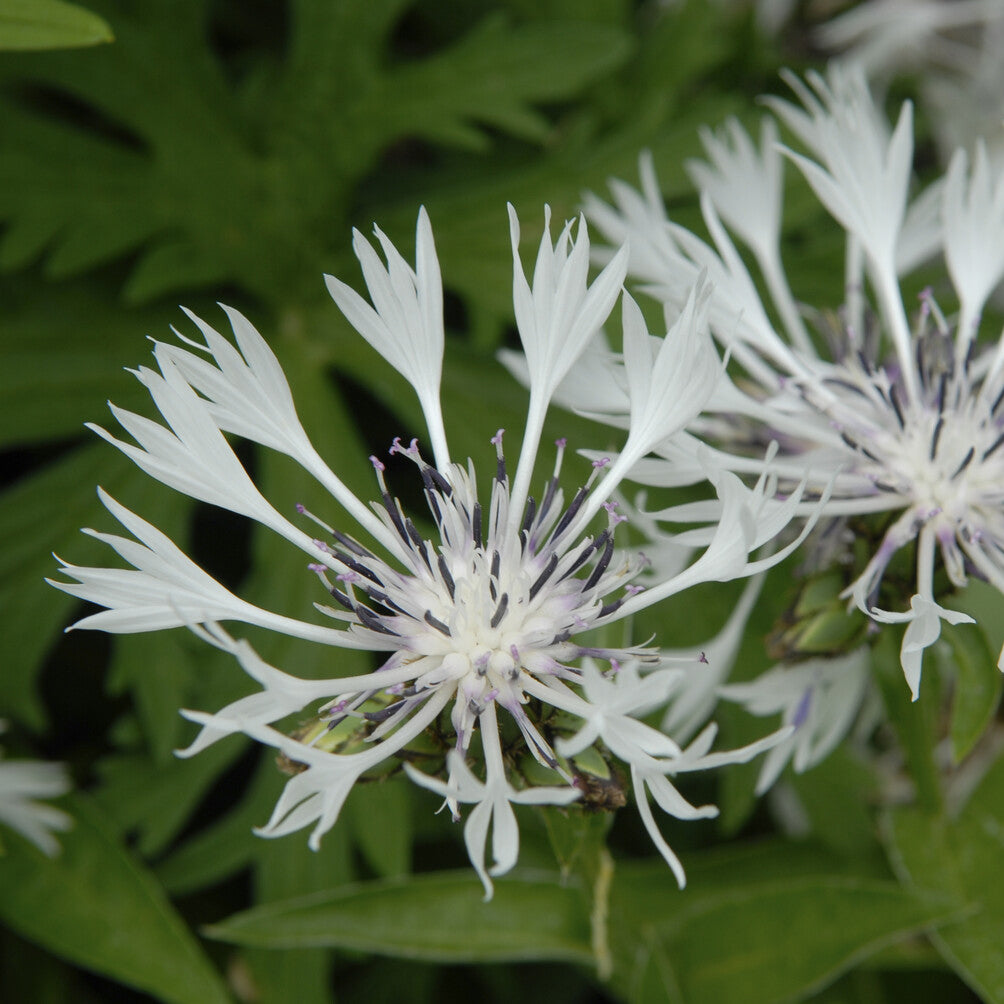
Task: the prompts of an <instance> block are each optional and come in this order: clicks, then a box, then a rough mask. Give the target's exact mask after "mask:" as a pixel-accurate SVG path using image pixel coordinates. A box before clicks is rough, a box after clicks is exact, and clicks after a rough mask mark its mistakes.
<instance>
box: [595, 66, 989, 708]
mask: <svg viewBox="0 0 1004 1004" xmlns="http://www.w3.org/2000/svg"><path fill="white" fill-rule="evenodd" d="M788 79H789V83H791V85H792V86H793V88H794V89H795V92H796V94H797V96H798V98H799V99H800V106H799V105H795V104H792V103H789V102H786V101H782V100H780V99H771V100H770V102H769V104H770V107H771V108H772V109H773V111H774V112H775V113H776V114H777V115H778V116H779V117H780V118H781V120H782V121H783V122H784V123H785V124H786V125H788V126H789V127H790V128H791V129H792V131H793V132H795V133H796V135H797V136H798V138H799V139H800V140H801V141H802V144H803V145H804V146H805V147H806V148H807V152H806V153H795V152H792V151H787V150H786V151H784V152H785V153H786V154H787V155H788V157H789V159H791V160H792V161H793V162H794V163H795V164H796V165H797V167H798V168H799V169H800V170H801V171H802V173H803V174H804V175H805V177H806V179H807V180H808V182H809V183H810V185H811V186H812V188H813V189H814V191H815V192H816V194H817V196H818V197H819V199H820V201H821V202H822V203H823V205H824V206H825V208H826V209H827V210H828V211H829V213H830V214H831V215H832V216H833V218H834V219H835V220H836V222H837V223H838V224H839V225H840V226H841V227H842V228H843V229H844V230H845V231H846V245H847V253H846V266H847V272H846V276H845V285H844V288H843V290H839V289H838V290H835V302H836V303H839V302H840V300H841V299H843V300H844V302H843V305H842V306H841V308H840V310H839V311H838V312H835V311H832V310H827V309H825V308H817V309H815V310H812V309H810V308H808V307H805V306H801V307H800V306H799V305H798V303H797V301H796V300H795V298H794V296H793V294H792V292H791V289H790V286H789V283H788V280H787V278H786V276H785V275H784V272H783V269H782V268H781V261H780V257H779V256H777V257H775V256H774V253H773V249H774V247H775V245H774V244H773V242H772V234H773V233H774V232H775V231H774V230H773V228H772V227H770V226H769V221H768V222H767V223H765V222H764V219H763V209H762V207H761V206H752V207H750V208H749V209H748V210H746V211H745V213H744V206H745V205H748V204H749V201H750V200H746V201H745V202H744V201H743V199H741V198H740V195H741V194H742V193H743V192H745V191H746V189H745V188H744V186H745V185H746V176H747V174H749V173H750V172H751V173H752V177H753V180H754V184H756V185H760V184H761V181H760V180H758V179H762V178H763V177H766V176H770V177H772V174H771V173H770V172H769V171H767V170H766V168H764V167H763V166H761V167H759V168H755V165H756V164H762V162H765V161H770V159H771V158H772V157H777V156H778V153H777V151H776V150H775V151H774V152H771V151H768V150H762V151H761V152H760V153H759V154H758V153H757V152H756V150H755V148H754V147H753V145H752V142H751V141H750V140H749V138H748V137H744V134H742V133H741V131H740V130H739V127H738V126H737V125H735V124H734V123H733V124H731V125H730V127H729V130H728V132H727V133H725V134H723V135H720V136H718V137H716V138H713V139H711V138H706V142H707V143H708V146H709V153H710V156H711V158H712V161H713V164H712V165H710V166H708V165H705V167H703V168H701V169H698V170H695V172H694V174H695V177H696V178H697V180H698V181H699V183H700V184H701V186H702V189H703V190H702V207H703V210H704V216H705V221H706V223H707V226H708V230H709V232H710V234H711V237H712V240H713V246H712V245H709V244H707V243H705V242H704V241H702V240H700V239H699V238H698V237H696V236H694V235H693V234H690V233H688V232H686V231H683V230H682V229H681V228H678V227H673V226H672V225H671V224H669V223H668V222H659V221H661V220H663V219H664V210H663V209H662V207H661V206H659V207H654V206H651V204H652V201H653V185H652V179H651V177H650V169H649V166H648V165H647V164H646V165H644V166H643V175H644V184H643V189H644V195H639V194H638V193H630V194H629V195H628V194H624V192H625V190H624V189H623V187H619V188H618V189H616V190H615V195H616V206H604V207H603V208H602V211H601V212H599V213H598V214H597V216H596V219H597V221H598V222H599V224H600V226H601V228H603V229H604V230H606V231H607V232H608V234H609V236H610V237H611V238H612V239H614V240H616V241H622V240H626V239H628V240H630V241H631V246H632V249H633V251H632V255H633V258H632V262H631V271H632V272H634V273H635V274H636V275H637V276H638V278H639V279H641V280H642V281H643V283H644V289H645V290H646V292H648V293H650V294H654V295H655V296H657V297H658V298H659V299H661V300H662V301H663V302H664V303H666V304H667V306H668V307H673V306H674V305H675V307H676V309H682V308H683V307H684V304H685V303H686V299H685V295H684V292H683V291H682V290H681V288H680V283H681V277H685V276H688V275H690V276H693V275H694V274H695V273H697V272H698V271H699V270H700V271H705V272H707V273H708V274H709V275H711V276H712V277H713V278H714V277H721V279H720V281H716V282H715V284H714V287H713V291H712V294H711V303H710V304H709V308H708V316H709V319H710V325H711V328H712V332H713V334H714V335H715V337H716V338H717V339H718V340H719V341H720V342H721V343H722V344H724V345H725V346H727V347H728V348H729V350H730V351H731V354H732V359H733V360H734V363H735V366H736V368H737V370H739V371H741V372H742V378H741V380H740V379H736V380H735V381H734V382H732V381H729V380H728V379H723V380H722V382H721V384H720V387H719V390H718V391H717V392H716V394H715V395H714V396H713V397H712V398H711V399H710V401H709V402H708V404H707V405H706V406H705V413H706V414H705V416H704V417H702V418H701V419H700V420H699V421H697V422H695V423H693V424H692V425H691V427H690V428H691V431H694V432H697V433H699V434H700V435H702V436H703V437H705V438H706V439H708V440H709V441H710V442H711V443H712V444H714V445H715V446H716V447H717V449H716V450H715V451H714V453H713V456H714V460H715V462H716V463H720V464H722V465H724V466H725V467H727V468H730V469H732V470H734V471H736V472H738V473H742V474H756V473H759V472H761V471H762V469H763V462H762V461H761V460H760V459H759V458H758V457H757V456H756V452H755V451H756V450H758V449H759V448H761V446H762V444H763V443H764V442H766V441H769V440H773V441H774V442H776V443H777V444H778V446H779V450H778V454H777V456H776V458H775V459H774V461H773V463H772V466H773V468H774V470H775V471H776V473H777V475H778V477H779V479H780V480H779V486H780V488H781V489H782V491H786V490H787V488H788V487H790V486H792V485H794V484H796V483H800V482H801V479H803V478H804V477H806V472H807V471H808V472H809V473H808V482H809V486H808V492H809V494H810V496H813V495H815V496H818V495H822V493H823V492H824V490H826V489H827V488H832V495H831V496H830V498H829V499H828V501H827V502H826V503H825V505H824V507H823V508H824V511H825V512H826V513H828V514H829V515H830V516H832V517H833V518H834V519H841V520H860V519H863V518H867V517H869V516H873V515H876V514H883V515H884V516H885V521H884V524H883V526H882V527H881V529H880V531H879V538H880V539H879V540H878V541H877V543H876V545H875V546H874V549H873V550H872V552H871V553H870V555H869V556H868V558H867V560H866V561H865V562H864V563H863V567H861V566H859V567H858V568H857V573H856V577H855V578H854V581H853V582H851V584H850V585H849V587H848V589H847V591H846V593H845V595H846V596H847V597H849V598H850V599H851V600H852V601H853V602H854V603H856V604H857V605H858V606H859V607H860V608H861V610H863V611H864V612H865V613H867V614H869V615H870V616H871V617H872V618H873V620H874V621H875V622H877V623H889V622H897V621H899V622H903V621H905V622H908V623H909V625H910V626H909V628H908V629H907V632H906V634H907V637H906V639H905V640H904V645H903V653H902V664H903V670H904V674H905V675H906V678H907V681H908V683H909V685H910V688H911V691H912V693H913V695H914V697H916V695H917V692H918V686H919V680H920V672H921V660H922V656H923V652H924V649H925V648H926V647H928V646H929V645H930V644H931V643H932V642H933V641H934V640H935V639H936V638H937V637H938V635H939V634H940V625H941V621H943V620H946V621H949V622H950V623H959V622H962V621H969V620H971V618H969V617H968V616H967V615H964V614H961V613H959V612H957V611H954V610H951V609H949V608H948V607H946V606H944V605H942V604H941V603H940V602H938V596H937V594H938V593H939V592H941V593H943V592H944V587H943V586H939V585H938V583H937V582H936V572H937V571H938V568H937V566H938V564H939V563H938V561H937V557H938V555H939V553H940V557H941V561H940V566H941V568H942V569H943V570H944V572H945V574H946V577H947V579H948V580H949V582H950V584H951V585H952V586H954V587H962V586H963V585H964V584H965V582H966V578H967V575H968V574H971V573H975V574H978V575H980V576H982V577H985V578H986V579H988V580H989V581H990V582H992V583H993V584H994V585H995V586H996V587H997V588H998V589H1000V590H1001V591H1004V488H1002V486H1004V449H1002V446H1004V408H1002V405H1004V342H998V343H997V344H991V345H988V346H987V347H985V348H984V347H981V345H980V344H979V343H978V341H977V334H978V332H979V330H980V322H981V317H982V313H983V308H984V305H985V303H986V300H987V298H988V296H989V295H990V293H991V292H992V291H993V289H994V288H995V287H996V286H997V285H998V283H1000V281H1001V279H1002V277H1004V250H1002V249H1004V177H1002V176H1001V175H1000V173H999V172H998V173H994V172H993V170H992V168H991V165H990V161H989V159H988V157H987V155H986V152H985V151H984V150H983V148H982V147H979V146H978V147H977V150H976V153H975V156H974V158H973V160H972V168H971V169H970V166H969V161H968V159H967V158H966V156H965V154H963V153H961V152H960V153H957V154H956V156H955V157H954V158H953V160H952V164H951V166H950V168H949V170H948V173H947V177H946V178H945V179H944V180H943V181H942V182H940V183H936V185H934V186H932V187H931V188H930V189H929V190H928V191H927V192H925V193H922V194H921V195H920V196H919V197H918V198H917V199H916V200H915V201H914V202H913V203H910V202H909V198H908V196H909V183H910V172H911V156H912V149H913V138H912V132H911V127H910V121H911V119H910V111H909V106H908V105H904V107H903V109H902V111H901V113H900V115H899V118H898V122H897V125H896V127H895V129H894V130H893V131H892V132H891V133H890V132H889V130H888V129H887V127H886V125H885V123H884V121H883V119H882V118H881V115H880V113H879V111H878V109H877V108H876V106H875V104H874V102H873V101H872V100H871V97H870V95H869V93H868V89H867V86H866V84H865V82H864V79H863V77H862V75H861V74H860V72H858V71H855V70H853V69H850V68H847V67H843V68H836V69H834V70H833V71H832V72H831V76H830V79H829V80H828V81H827V80H824V79H823V78H822V77H819V76H815V75H811V76H810V77H809V82H808V84H804V83H802V82H801V81H799V80H797V79H796V78H794V77H789V78H788ZM595 201H596V200H593V202H594V203H595ZM752 201H753V202H756V200H752ZM644 205H649V206H650V207H651V209H650V211H649V212H648V214H647V217H646V213H645V211H644V209H643V208H642V207H643V206H644ZM776 205H777V212H778V213H780V211H781V204H780V201H779V200H778V201H777V203H776ZM723 221H724V222H723ZM726 227H728V228H730V229H731V231H732V233H733V234H734V235H735V236H736V237H738V238H739V239H740V240H741V241H743V242H744V243H746V244H747V246H748V247H749V250H750V251H751V252H752V253H753V256H754V258H755V260H756V262H757V264H758V266H759V268H760V271H761V273H762V278H763V279H764V285H765V287H766V289H767V291H768V293H769V298H767V299H765V300H761V298H760V296H759V294H758V293H757V292H756V283H755V282H754V279H753V277H752V276H751V275H750V273H749V271H748V270H747V267H746V265H745V263H744V261H743V259H742V257H741V256H740V254H739V252H738V250H737V248H736V246H735V244H734V243H733V240H732V237H731V236H730V234H729V232H728V230H727V229H726ZM935 250H943V251H944V256H945V261H946V264H947V277H946V285H948V284H949V283H950V285H951V287H952V289H953V293H954V297H955V301H956V302H955V304H953V305H952V306H953V308H955V307H957V312H955V313H949V314H947V315H946V313H945V312H943V310H942V308H941V305H940V304H939V303H938V302H937V301H936V300H935V299H934V296H933V295H932V294H931V292H930V291H925V292H924V293H922V295H921V297H920V300H919V303H918V305H917V309H916V310H915V311H913V312H912V313H913V317H912V318H911V316H910V314H911V311H908V305H907V303H906V302H905V301H904V297H903V293H902V291H901V286H900V277H901V274H902V273H904V272H909V271H910V269H912V268H915V267H916V265H917V264H918V263H919V262H920V261H921V260H923V259H925V258H928V257H930V255H931V253H932V252H933V251H935ZM775 318H776V319H777V320H776V321H775ZM806 319H808V320H809V321H810V322H813V321H814V322H815V325H816V328H817V330H816V332H815V333H814V334H810V332H809V329H808V328H807V326H806V324H805V321H806ZM824 345H825V346H826V349H827V351H824V350H823V346H824ZM612 420H613V421H614V423H615V424H618V423H619V422H620V412H616V411H615V412H614V414H613V415H612ZM656 452H657V453H658V452H659V451H658V450H657V451H656ZM663 455H664V456H665V457H666V460H665V462H664V463H663V464H662V465H661V466H660V465H659V463H658V461H654V460H652V459H651V458H650V459H649V460H647V461H646V462H645V465H644V466H643V465H638V466H637V467H636V468H635V469H634V470H633V471H632V473H631V474H630V475H629V476H630V477H632V478H633V479H634V480H639V481H642V482H650V483H654V484H659V483H662V484H666V483H670V480H668V479H671V478H673V477H676V476H678V474H679V472H680V469H681V468H680V465H679V464H677V463H671V462H670V460H669V457H670V455H671V454H670V453H669V452H668V451H663ZM695 474H696V471H695ZM800 505H801V506H803V507H804V505H805V503H804V502H803V503H800ZM908 548H910V549H913V550H914V554H915V557H914V567H915V570H916V571H915V576H916V586H915V589H914V591H913V593H912V595H907V596H906V597H898V598H897V597H892V600H893V605H894V606H895V609H892V610H888V609H886V608H885V606H883V605H882V596H880V593H881V590H882V587H883V581H884V578H885V573H886V570H887V569H888V567H889V565H890V562H892V561H893V559H894V558H896V557H897V556H898V555H899V554H900V552H904V551H905V550H906V549H908ZM897 560H898V559H897Z"/></svg>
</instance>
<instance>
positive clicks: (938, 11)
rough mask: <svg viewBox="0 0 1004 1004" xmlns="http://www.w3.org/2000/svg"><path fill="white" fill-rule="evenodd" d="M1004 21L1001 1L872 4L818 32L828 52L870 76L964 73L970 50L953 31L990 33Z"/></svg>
mask: <svg viewBox="0 0 1004 1004" xmlns="http://www.w3.org/2000/svg"><path fill="white" fill-rule="evenodd" d="M1002 17H1004V4H1002V3H1001V0H869V2H868V3H862V4H857V5H856V6H855V7H852V8H851V9H850V10H847V11H844V12H843V13H841V14H839V15H837V16H836V17H834V18H833V19H832V20H831V21H829V22H827V23H826V24H824V25H822V26H821V27H820V28H819V29H818V30H817V32H816V35H817V38H818V40H819V42H820V44H821V45H822V46H824V48H826V49H829V50H830V51H834V52H840V53H842V54H843V55H844V56H845V57H846V58H848V59H849V60H852V61H853V62H855V63H858V64H859V65H861V66H862V67H863V68H864V69H865V70H866V71H867V72H868V75H869V76H872V75H888V74H890V73H891V72H893V71H898V70H902V69H904V68H908V67H911V66H913V67H920V68H923V69H927V68H929V67H930V65H931V64H932V63H933V64H934V65H942V66H951V67H954V68H956V69H963V68H964V67H965V64H966V62H967V61H969V60H971V57H972V53H971V47H970V46H968V45H966V44H965V43H964V41H962V40H961V39H959V38H954V37H950V36H949V35H948V34H947V32H948V31H949V30H951V29H957V28H965V27H969V26H978V27H980V28H984V27H985V23H986V22H988V21H991V22H992V21H995V20H999V19H1000V18H1002Z"/></svg>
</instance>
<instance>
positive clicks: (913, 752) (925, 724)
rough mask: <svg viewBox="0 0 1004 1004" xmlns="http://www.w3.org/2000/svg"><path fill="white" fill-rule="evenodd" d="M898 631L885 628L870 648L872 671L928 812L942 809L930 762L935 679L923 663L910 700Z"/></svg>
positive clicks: (935, 732) (932, 668) (935, 726)
mask: <svg viewBox="0 0 1004 1004" xmlns="http://www.w3.org/2000/svg"><path fill="white" fill-rule="evenodd" d="M902 637H903V634H902V631H900V630H896V629H889V628H886V629H885V630H884V631H883V632H882V633H881V635H880V636H879V640H878V642H877V643H876V644H875V645H874V646H873V647H872V668H873V669H874V676H875V681H876V682H877V683H878V686H879V690H880V691H881V693H882V700H883V703H884V705H885V710H886V715H887V716H888V718H889V723H890V724H891V725H892V727H893V729H894V730H895V732H896V737H897V738H898V739H899V742H900V745H901V746H902V748H903V752H904V754H905V755H906V760H907V763H908V764H909V767H910V775H911V776H912V778H913V780H914V783H915V784H916V785H917V799H918V801H919V802H920V804H921V805H922V806H923V807H924V809H925V810H926V811H928V812H934V813H936V812H939V811H940V809H941V806H942V799H943V796H942V791H941V777H940V774H939V771H938V767H937V764H936V763H935V759H934V747H935V744H936V742H937V740H938V721H937V709H938V704H939V701H938V697H937V693H938V689H939V688H938V679H937V666H936V665H935V663H934V660H933V659H929V660H927V664H926V665H925V667H924V674H923V676H922V677H921V681H920V695H919V697H918V699H917V700H916V701H914V700H911V698H910V688H909V687H908V686H907V685H906V681H905V680H904V679H903V670H902V667H901V665H900V657H899V648H900V641H901V639H902Z"/></svg>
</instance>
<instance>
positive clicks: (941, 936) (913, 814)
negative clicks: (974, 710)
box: [884, 758, 1004, 1004]
mask: <svg viewBox="0 0 1004 1004" xmlns="http://www.w3.org/2000/svg"><path fill="white" fill-rule="evenodd" d="M884 829H885V836H886V841H887V847H888V850H889V855H890V859H891V860H892V863H893V867H894V868H895V869H896V872H897V873H898V874H899V876H900V878H901V879H902V880H903V882H904V883H907V884H909V885H912V886H917V885H920V886H923V887H925V888H930V889H940V890H943V891H944V892H946V893H948V894H950V895H952V896H955V897H957V898H959V899H960V900H963V901H965V902H968V903H970V904H972V907H973V909H972V910H971V911H970V914H971V915H969V916H967V917H966V918H965V919H962V920H960V921H959V922H958V923H955V924H952V925H949V926H946V927H944V928H939V929H938V930H937V931H936V932H934V933H933V934H932V939H933V941H934V944H935V945H936V947H937V948H938V949H939V950H940V952H941V954H942V955H943V956H944V958H945V960H946V961H947V962H948V964H949V965H950V966H951V967H952V968H953V969H954V970H955V971H956V973H958V975H959V976H960V977H962V979H963V980H965V981H966V983H968V984H969V986H971V987H972V988H973V990H974V991H975V992H976V993H977V994H979V995H980V998H981V999H982V1000H984V1001H986V1002H988V1004H1000V1002H1002V1001H1004V953H1002V952H1001V944H1002V938H1004V884H1002V883H1001V882H1000V881H999V880H998V876H999V875H1000V862H1001V854H1002V852H1004V758H998V759H997V761H996V762H995V763H994V764H993V766H992V767H991V768H990V770H989V771H988V772H987V774H986V775H985V777H984V778H983V781H982V782H981V783H980V786H979V787H978V788H977V789H976V791H975V792H974V793H973V795H972V797H971V798H970V799H969V802H968V803H967V804H966V806H965V808H964V809H963V811H962V813H961V814H960V815H959V818H958V819H956V820H954V821H953V820H950V819H947V818H945V817H944V816H936V815H931V814H928V813H925V812H923V811H921V810H919V809H896V810H893V811H891V812H889V813H888V814H887V816H886V819H885V827H884Z"/></svg>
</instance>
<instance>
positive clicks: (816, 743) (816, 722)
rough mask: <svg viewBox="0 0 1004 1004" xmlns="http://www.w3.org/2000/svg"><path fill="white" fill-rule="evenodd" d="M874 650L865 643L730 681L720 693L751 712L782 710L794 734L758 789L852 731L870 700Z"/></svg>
mask: <svg viewBox="0 0 1004 1004" xmlns="http://www.w3.org/2000/svg"><path fill="white" fill-rule="evenodd" d="M869 667H870V653H869V651H868V649H867V648H859V649H856V650H855V651H854V652H851V653H850V654H848V655H844V656H838V657H836V658H833V659H808V660H806V661H805V662H802V663H799V664H798V665H797V666H776V667H775V668H774V669H771V670H769V671H768V672H766V673H764V674H762V675H761V676H759V677H757V679H755V680H753V681H752V682H751V683H730V684H727V685H726V686H724V687H722V688H721V690H720V693H721V695H722V696H723V697H725V698H726V699H728V700H730V701H737V702H738V703H740V704H742V705H743V706H744V707H745V708H746V710H747V711H749V712H750V714H754V715H774V714H777V713H778V712H779V711H780V712H782V713H783V714H782V719H781V721H782V725H784V726H790V727H791V730H792V731H791V734H790V735H789V736H788V737H787V738H786V739H784V740H783V741H782V742H780V743H778V744H777V745H776V746H775V747H774V748H773V749H772V750H771V751H770V752H769V753H768V754H767V756H766V757H765V758H764V762H763V767H762V768H761V769H760V776H759V778H758V779H757V785H756V793H757V794H758V795H762V794H763V793H764V792H765V791H767V789H768V788H770V787H771V786H772V785H773V784H774V782H775V781H776V780H777V779H778V777H779V776H780V774H781V771H782V770H784V766H785V764H786V763H788V761H789V760H791V761H792V765H793V766H794V768H795V770H796V772H797V773H799V774H801V773H802V772H803V771H806V770H809V769H810V768H812V767H815V766H816V764H818V763H820V762H821V761H822V760H824V759H825V758H826V757H827V756H829V754H830V753H831V752H832V751H833V750H834V749H835V748H836V746H837V744H838V743H839V742H840V741H841V740H842V739H843V738H844V736H846V735H847V733H848V731H849V730H850V728H851V726H852V725H853V723H854V719H855V718H856V717H857V713H858V710H859V708H860V707H861V703H862V701H863V700H864V697H865V693H866V690H867V686H868V681H869Z"/></svg>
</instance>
